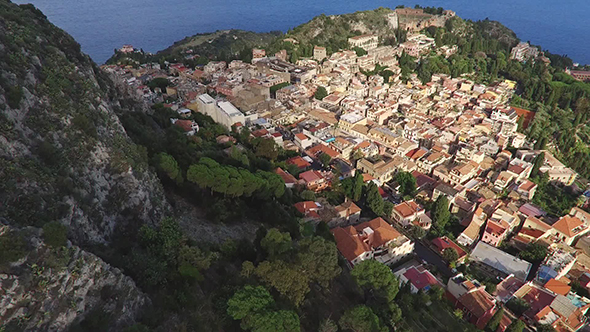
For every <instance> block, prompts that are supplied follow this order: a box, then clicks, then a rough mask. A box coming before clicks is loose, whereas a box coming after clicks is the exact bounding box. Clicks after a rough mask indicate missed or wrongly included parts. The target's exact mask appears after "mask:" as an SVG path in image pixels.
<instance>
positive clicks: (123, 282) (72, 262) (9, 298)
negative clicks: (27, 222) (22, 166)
mask: <svg viewBox="0 0 590 332" xmlns="http://www.w3.org/2000/svg"><path fill="white" fill-rule="evenodd" d="M40 235H41V231H40V230H39V229H36V228H32V227H28V228H25V229H19V230H15V229H9V228H8V227H7V226H3V227H0V236H10V237H12V238H14V237H19V238H22V239H25V240H24V245H23V249H24V250H23V254H24V257H22V258H20V259H19V260H18V261H16V262H12V263H10V264H9V265H5V266H0V323H2V324H6V325H5V328H6V331H10V330H18V331H64V330H66V329H67V328H68V327H70V326H71V325H72V323H74V324H76V323H79V322H80V321H81V319H82V318H83V317H86V318H88V317H92V319H91V320H92V323H91V324H94V326H93V327H98V326H101V327H107V328H110V329H112V330H119V329H121V328H122V327H125V326H128V325H130V324H132V323H133V322H134V318H135V316H136V314H137V312H138V311H139V309H140V308H141V307H142V306H144V305H146V304H148V303H149V299H148V298H147V297H146V296H145V295H144V294H143V293H142V292H141V291H140V290H139V289H137V287H136V286H135V283H134V282H133V280H131V278H129V277H127V276H125V275H123V274H122V273H121V271H119V270H118V269H115V268H112V267H110V266H109V265H108V264H106V263H105V262H103V261H102V260H101V259H100V258H98V257H96V256H95V255H93V254H90V253H88V252H85V251H83V250H81V249H80V248H78V247H76V246H69V247H63V248H52V247H49V246H47V245H45V244H44V243H43V241H42V240H41V236H40ZM3 240H5V239H3ZM11 243H12V245H18V244H17V242H16V241H14V240H12V241H11ZM106 317H108V319H106Z"/></svg>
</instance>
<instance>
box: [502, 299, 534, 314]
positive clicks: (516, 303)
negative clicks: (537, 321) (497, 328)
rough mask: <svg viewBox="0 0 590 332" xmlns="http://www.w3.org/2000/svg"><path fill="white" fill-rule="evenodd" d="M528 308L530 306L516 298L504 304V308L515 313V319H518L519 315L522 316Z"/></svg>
mask: <svg viewBox="0 0 590 332" xmlns="http://www.w3.org/2000/svg"><path fill="white" fill-rule="evenodd" d="M530 307H531V306H530V304H528V302H526V301H525V300H523V299H520V298H518V297H513V298H511V299H510V300H509V301H508V302H506V308H508V309H510V311H512V312H513V313H515V314H516V316H517V317H520V315H522V314H523V313H524V312H525V311H527V310H528V309H529V308H530Z"/></svg>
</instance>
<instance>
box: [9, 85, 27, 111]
mask: <svg viewBox="0 0 590 332" xmlns="http://www.w3.org/2000/svg"><path fill="white" fill-rule="evenodd" d="M22 98H23V89H22V88H21V87H20V86H18V85H17V86H13V87H10V88H8V92H7V93H6V99H7V100H6V101H7V102H8V106H10V107H11V108H18V107H19V105H20V100H21V99H22Z"/></svg>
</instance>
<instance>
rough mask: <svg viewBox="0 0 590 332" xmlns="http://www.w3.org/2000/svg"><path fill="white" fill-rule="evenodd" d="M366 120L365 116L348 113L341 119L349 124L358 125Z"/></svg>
mask: <svg viewBox="0 0 590 332" xmlns="http://www.w3.org/2000/svg"><path fill="white" fill-rule="evenodd" d="M364 118H365V117H364V116H362V115H360V114H357V113H346V114H344V115H343V116H341V117H340V120H344V121H346V122H348V123H357V122H359V121H361V120H362V119H364Z"/></svg>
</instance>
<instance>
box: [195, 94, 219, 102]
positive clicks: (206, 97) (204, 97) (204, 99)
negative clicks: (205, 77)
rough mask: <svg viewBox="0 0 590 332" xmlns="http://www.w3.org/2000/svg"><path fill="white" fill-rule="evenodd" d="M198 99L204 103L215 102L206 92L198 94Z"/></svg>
mask: <svg viewBox="0 0 590 332" xmlns="http://www.w3.org/2000/svg"><path fill="white" fill-rule="evenodd" d="M199 100H200V101H202V102H203V103H205V104H213V103H214V102H215V99H213V97H211V96H209V95H208V94H206V93H203V94H202V95H200V96H199Z"/></svg>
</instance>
